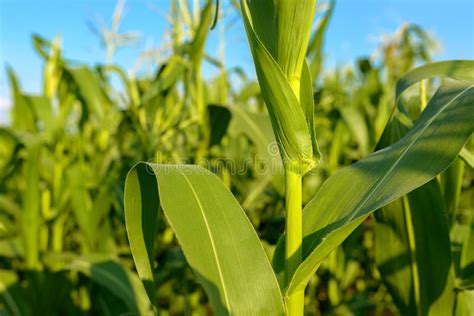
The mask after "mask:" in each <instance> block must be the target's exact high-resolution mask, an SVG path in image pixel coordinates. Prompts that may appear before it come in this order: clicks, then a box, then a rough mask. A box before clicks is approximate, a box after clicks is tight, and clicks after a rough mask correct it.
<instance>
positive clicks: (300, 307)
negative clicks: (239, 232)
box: [285, 168, 304, 316]
mask: <svg viewBox="0 0 474 316" xmlns="http://www.w3.org/2000/svg"><path fill="white" fill-rule="evenodd" d="M285 192H286V248H285V280H286V283H287V284H288V283H289V282H290V280H291V276H292V275H293V274H294V272H295V271H296V269H297V268H298V266H299V264H300V263H301V259H302V249H301V245H302V242H303V222H302V194H301V193H302V176H301V175H299V174H297V173H295V172H294V171H292V170H290V168H286V169H285ZM286 303H287V309H288V315H289V316H302V315H303V311H304V290H302V291H299V292H296V293H293V294H291V295H290V296H288V297H287V298H286Z"/></svg>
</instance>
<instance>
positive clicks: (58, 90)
mask: <svg viewBox="0 0 474 316" xmlns="http://www.w3.org/2000/svg"><path fill="white" fill-rule="evenodd" d="M178 2H179V3H180V4H181V6H179V5H178ZM183 3H186V2H185V1H173V5H172V6H171V10H172V12H170V15H169V16H170V20H171V32H170V34H171V39H170V43H163V46H164V47H165V46H166V47H170V48H169V54H168V55H169V56H168V58H167V60H166V61H165V62H163V63H162V64H160V65H158V68H157V69H158V70H157V71H156V73H154V74H153V76H138V77H136V76H133V75H131V74H129V73H127V72H126V71H125V70H124V69H122V68H120V67H119V66H117V65H115V64H113V62H112V60H113V58H112V57H113V52H114V50H115V49H116V47H117V46H120V45H122V44H124V43H126V42H127V41H128V40H129V39H130V37H129V36H128V35H127V34H125V35H122V37H120V36H119V35H117V34H115V36H108V37H107V36H105V35H104V42H105V44H106V48H107V56H108V57H109V58H108V60H107V62H106V63H104V64H98V65H96V66H95V67H90V66H87V65H83V64H80V63H77V62H72V61H70V60H68V59H67V56H63V54H62V50H61V46H60V40H59V39H58V38H56V39H52V40H49V39H44V38H42V37H40V36H34V37H33V43H34V47H35V49H36V51H37V52H38V54H39V55H40V56H41V57H42V58H43V61H44V64H43V71H44V72H43V73H44V75H43V93H42V94H41V95H29V94H26V93H24V92H23V91H22V89H21V80H20V79H21V78H17V77H16V75H15V72H14V70H13V69H8V73H9V78H10V87H11V91H12V93H11V95H12V97H13V106H12V108H11V124H10V125H9V126H2V127H0V314H1V315H120V314H126V313H130V314H129V315H134V314H138V313H140V314H142V315H147V314H151V313H152V311H151V310H150V308H149V307H148V305H147V300H148V298H147V293H146V290H145V287H152V288H153V289H154V290H155V302H156V306H158V309H159V312H160V315H191V314H192V315H208V314H211V313H212V312H211V307H210V305H209V302H208V298H207V296H206V295H205V293H204V291H203V289H202V287H201V285H199V284H198V283H197V279H196V276H195V275H194V274H193V272H192V270H191V269H190V268H189V266H188V264H187V262H186V260H185V258H184V256H183V253H182V251H181V248H180V246H179V245H178V243H177V241H176V237H175V236H174V233H173V231H172V230H171V228H170V227H169V225H168V224H167V221H166V220H165V218H164V216H163V215H162V214H161V213H158V215H157V218H156V220H157V223H158V224H157V227H158V228H157V231H158V232H157V234H156V237H155V239H156V240H155V243H154V253H155V257H154V260H153V262H152V264H153V265H154V268H155V269H154V271H155V272H154V273H155V275H154V279H155V284H145V287H144V286H143V284H142V283H141V281H140V280H139V278H138V276H137V273H136V268H135V266H134V264H133V260H132V257H131V253H130V248H129V243H128V239H127V235H126V231H125V226H124V205H123V200H124V184H125V176H126V174H127V172H128V171H129V170H130V169H131V168H132V166H133V165H134V164H135V163H136V162H138V161H150V162H151V161H152V162H157V163H181V162H183V161H185V162H187V163H195V164H201V165H204V166H205V167H207V168H208V169H209V170H210V171H211V172H213V173H215V174H216V175H218V176H219V178H221V180H222V181H223V182H224V183H225V185H226V186H227V187H228V188H229V189H230V190H231V191H232V192H233V193H234V195H235V196H236V197H237V199H238V201H239V202H240V203H241V205H242V206H243V208H244V210H245V212H246V214H247V216H248V217H249V219H250V221H251V224H252V225H253V226H254V228H255V229H256V230H257V233H258V236H259V237H260V239H261V240H262V242H263V244H264V247H265V250H266V252H267V254H268V256H269V257H270V258H271V256H272V255H273V252H274V251H275V246H276V244H277V242H278V238H279V237H280V236H281V234H282V233H283V231H284V200H283V199H284V192H283V173H282V168H281V166H278V165H277V166H275V168H274V169H273V170H271V171H272V172H270V171H269V170H266V171H262V169H261V166H259V164H258V161H256V160H255V159H254V157H255V156H258V157H262V158H265V159H268V160H271V161H278V159H279V157H278V153H276V152H275V151H272V150H271V145H272V143H274V136H273V132H272V129H271V123H270V119H269V117H268V114H267V112H266V110H265V106H264V104H263V100H262V96H261V93H260V90H259V86H258V84H257V82H256V81H255V80H252V79H249V77H248V76H247V75H246V74H245V73H243V71H242V70H241V69H235V68H234V69H228V68H227V67H226V65H225V64H224V63H223V62H222V59H219V58H217V59H216V58H214V57H211V56H209V55H208V54H207V53H206V51H205V43H206V39H207V36H208V34H209V32H210V26H211V24H212V19H213V14H214V11H213V7H212V5H211V4H210V3H208V4H207V5H205V6H203V7H202V10H200V11H199V14H198V15H197V16H195V17H192V16H193V14H192V12H191V11H192V10H191V9H190V8H189V7H187V6H185V5H184V6H183ZM332 9H333V3H332V2H331V3H329V5H328V6H327V7H326V9H324V10H321V11H319V12H318V14H319V15H320V20H319V23H318V25H317V27H316V28H315V31H314V32H313V33H312V35H311V41H310V45H309V51H308V54H307V56H306V57H307V61H308V65H309V69H310V71H311V75H312V77H313V81H314V82H315V86H314V90H315V92H314V102H315V117H316V119H315V128H316V131H317V134H318V141H319V147H320V151H321V156H322V157H323V159H322V162H321V164H320V165H319V166H318V168H317V169H316V170H315V171H313V172H311V173H310V174H308V175H307V176H305V178H304V186H303V197H304V201H303V202H304V204H306V203H307V202H308V201H309V200H310V198H311V197H312V196H313V194H314V193H315V192H316V191H317V190H318V188H319V187H320V185H321V183H322V182H323V181H324V180H325V179H327V178H328V177H329V176H330V175H332V174H334V173H335V172H336V170H338V169H340V168H341V167H342V166H346V165H349V164H351V163H353V162H355V161H357V160H359V159H361V158H363V157H365V156H367V154H369V153H370V152H372V151H374V149H375V146H376V144H377V143H378V141H379V139H380V138H381V136H382V132H383V131H384V128H385V126H386V124H387V122H388V120H389V118H390V115H391V113H392V110H393V109H394V107H395V103H394V95H395V84H396V81H397V80H398V79H399V78H400V77H402V75H403V74H404V73H406V72H407V71H409V70H411V69H412V68H414V67H415V66H417V65H419V64H422V63H426V62H429V61H431V60H430V59H431V55H432V51H433V50H432V48H433V47H434V46H435V45H434V44H435V41H434V40H433V39H432V38H430V37H429V36H428V35H427V33H426V32H425V31H424V30H422V29H420V28H419V27H417V26H416V25H404V26H402V27H401V28H400V29H399V30H398V31H397V32H396V33H395V34H393V36H392V37H391V38H390V40H388V41H386V42H385V43H383V44H381V46H380V47H379V49H378V53H379V54H378V55H379V57H378V58H369V57H363V58H360V59H358V60H356V61H355V62H354V66H351V67H349V66H347V67H338V68H336V69H334V70H325V69H323V65H324V63H323V56H324V54H323V51H324V50H323V43H324V35H325V30H326V28H327V25H328V23H329V21H330V17H331V13H332ZM119 18H120V17H118V19H119ZM220 27H221V25H220V24H219V23H218V24H217V29H219V28H220ZM111 34H112V35H114V33H111ZM109 35H110V34H109ZM204 63H207V64H210V65H212V66H213V67H215V68H216V73H217V75H216V76H215V77H213V78H211V79H205V78H204V77H203V73H202V66H203V64H204ZM117 79H118V80H120V82H121V88H117V87H116V85H113V84H112V82H113V80H117ZM423 85H424V89H423V91H424V92H423V93H426V94H427V97H429V96H431V95H432V94H433V93H434V91H435V87H437V86H438V85H439V81H436V80H426V81H424V83H423ZM417 88H418V85H417V86H415V88H412V89H411V90H409V91H408V93H406V94H405V97H404V102H405V106H406V107H407V108H408V110H409V113H408V114H409V115H410V116H411V118H412V119H416V118H417V117H418V115H419V114H420V111H421V109H420V106H419V96H418V95H419V93H418V90H417ZM422 95H423V94H422ZM269 146H270V147H269ZM466 148H467V149H466V150H465V152H464V155H463V157H464V160H462V159H460V158H458V159H457V161H456V162H455V163H454V164H453V165H452V166H451V167H450V168H449V169H448V170H446V171H445V172H443V174H441V175H440V176H439V177H438V179H435V180H434V182H436V186H439V189H440V190H441V195H440V196H439V199H440V200H439V201H436V202H435V206H434V208H436V207H439V208H440V209H441V210H440V212H444V213H443V214H445V217H446V229H449V234H450V241H449V242H450V248H451V253H450V254H448V256H449V255H451V256H452V258H453V262H454V267H453V269H454V270H455V272H456V273H455V274H456V279H455V280H454V282H455V284H456V288H457V290H458V291H457V292H456V295H457V296H458V303H457V307H456V311H455V312H456V313H457V315H469V314H470V313H472V312H474V307H473V306H472V301H474V293H473V291H472V280H473V274H472V272H473V269H472V268H473V265H474V252H473V247H472V245H471V244H472V243H473V242H474V241H473V240H474V233H472V231H473V230H472V228H473V221H472V215H473V207H474V206H473V203H474V180H473V171H472V164H471V167H470V166H469V164H466V163H465V161H467V160H468V159H469V152H468V151H469V149H471V150H472V148H473V141H472V140H471V141H470V143H469V144H467V145H466ZM466 157H467V158H466ZM222 158H224V160H222ZM471 159H472V158H471ZM204 161H205V162H206V163H204ZM225 161H232V162H233V165H229V164H227V163H225ZM236 170H245V172H241V173H237V172H235V171H236ZM436 205H437V206H436ZM440 205H443V206H442V207H440ZM388 207H397V205H390V206H388ZM423 207H425V206H424V205H422V206H421V208H423ZM383 212H386V210H381V211H379V212H377V213H376V215H375V217H369V218H367V219H366V220H365V221H364V222H363V223H362V225H360V226H359V227H358V228H357V229H356V230H355V231H354V232H353V233H352V234H351V235H350V236H349V237H348V238H347V239H346V241H345V242H344V243H343V245H342V246H341V247H339V248H337V249H336V250H335V251H333V252H332V253H331V254H330V255H329V256H328V258H327V259H325V260H324V261H323V263H322V264H321V266H320V268H319V269H318V272H317V274H316V275H314V276H313V277H312V279H311V280H310V282H309V286H308V288H307V291H306V302H305V304H306V309H305V310H306V312H307V313H308V315H321V314H324V315H398V314H400V313H404V311H403V306H404V302H403V298H401V297H402V296H403V295H402V294H400V293H399V294H400V297H398V296H397V295H394V293H397V292H396V291H394V287H395V286H394V284H399V283H396V282H395V281H393V280H392V279H390V278H388V279H384V281H382V277H381V274H380V271H385V270H384V269H386V268H387V266H386V265H385V266H384V265H383V264H382V265H378V263H379V264H380V263H382V262H384V261H385V259H384V258H383V255H387V256H389V255H390V245H387V244H386V241H387V240H391V239H390V238H395V237H393V236H391V235H390V232H389V231H388V230H387V228H384V226H377V227H376V219H377V221H379V222H382V223H383V221H384V216H383ZM151 220H153V219H151ZM421 220H422V219H421ZM384 229H385V230H384ZM383 234H386V235H383ZM376 236H377V237H376ZM381 236H386V237H385V238H387V239H384V238H382V239H381ZM393 242H395V241H393ZM380 249H382V252H380ZM378 251H379V252H378ZM384 251H385V252H384ZM428 264H436V263H428ZM399 277H400V278H402V279H403V276H399ZM398 282H400V281H398ZM405 307H406V306H405ZM406 308H408V307H406Z"/></svg>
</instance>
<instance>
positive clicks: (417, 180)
mask: <svg viewBox="0 0 474 316" xmlns="http://www.w3.org/2000/svg"><path fill="white" fill-rule="evenodd" d="M473 113H474V86H473V85H472V84H471V83H465V82H460V83H448V84H445V85H443V86H442V87H441V88H440V89H439V90H438V91H437V93H436V94H435V95H434V96H433V98H432V99H431V100H430V103H429V104H428V106H427V108H426V110H425V111H424V112H423V113H422V114H421V116H420V117H419V119H418V120H417V122H416V124H415V125H414V126H413V128H412V129H410V131H409V132H408V133H407V134H406V135H405V136H404V137H403V138H402V139H400V141H398V142H397V143H395V144H393V145H391V146H390V147H387V148H385V149H383V150H380V151H377V152H375V153H373V154H371V155H369V156H368V157H366V158H365V159H362V160H360V161H359V162H357V163H355V164H353V165H351V166H349V167H346V168H344V169H342V170H340V171H338V172H336V173H335V174H334V175H333V176H331V177H330V178H329V179H328V180H327V181H326V182H325V183H324V184H323V185H322V187H321V188H320V190H319V191H318V192H317V193H316V195H315V196H314V198H313V199H312V200H311V201H310V202H309V203H308V205H307V206H306V207H305V209H304V211H303V233H304V241H303V258H304V261H303V262H302V264H301V265H300V267H299V268H298V269H297V271H296V272H295V274H294V276H293V278H292V280H291V282H290V284H288V285H287V290H286V292H287V293H292V292H295V291H297V290H300V289H302V288H304V287H305V286H306V284H307V282H308V281H309V279H310V278H311V276H312V275H313V274H314V272H315V271H316V269H317V267H318V266H319V264H320V263H321V261H322V260H323V259H324V258H325V257H326V256H327V255H328V254H329V253H330V252H331V251H332V250H334V249H335V248H336V247H337V246H339V245H340V244H341V243H342V242H343V241H344V239H345V238H346V237H347V236H348V235H349V234H350V233H351V232H352V231H353V230H354V229H355V228H356V227H357V226H358V225H359V224H360V223H362V221H363V220H364V219H365V218H366V216H367V215H369V214H370V213H371V212H373V211H375V210H376V209H378V208H380V207H382V206H384V205H386V204H388V203H390V202H392V201H394V200H395V199H397V198H399V197H401V196H403V195H404V194H406V193H408V192H410V191H412V190H414V189H416V188H417V187H419V186H421V185H423V184H425V183H427V182H428V181H429V180H431V179H432V178H434V177H435V176H436V175H437V174H439V173H440V172H441V171H443V170H444V169H446V168H447V167H448V166H449V165H450V164H451V163H452V162H453V161H454V159H455V158H456V157H457V155H458V154H459V152H460V150H461V148H462V147H463V145H464V144H465V143H466V141H467V140H468V139H469V137H470V136H471V134H472V132H473V128H474V126H473V124H472V121H473ZM283 246H284V245H283V242H281V243H280V244H279V246H278V248H277V251H276V253H275V258H274V266H275V269H276V271H277V272H278V273H281V272H282V271H283V265H284V264H283V249H284V247H283Z"/></svg>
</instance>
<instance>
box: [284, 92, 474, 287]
mask: <svg viewBox="0 0 474 316" xmlns="http://www.w3.org/2000/svg"><path fill="white" fill-rule="evenodd" d="M473 87H474V85H470V86H469V87H467V88H466V89H464V90H463V91H461V92H460V93H459V94H457V95H456V96H455V97H454V98H453V99H451V100H450V101H449V102H448V103H446V104H445V105H444V106H443V107H442V108H441V109H440V110H439V111H438V113H436V114H435V115H433V117H431V118H430V119H429V120H428V122H427V123H426V124H425V125H424V126H423V127H422V128H421V130H420V132H419V133H417V134H415V135H414V137H413V140H412V141H411V142H410V143H409V144H408V145H407V146H406V147H405V149H403V150H402V152H401V153H400V155H399V156H398V158H397V159H396V161H395V162H394V163H393V164H392V166H391V167H390V168H389V169H388V170H387V172H385V173H384V175H383V176H382V177H381V178H380V180H378V181H376V182H375V183H374V184H373V186H372V187H371V189H370V190H369V193H368V194H367V195H365V197H364V198H363V199H362V201H361V203H359V206H358V207H357V208H355V210H354V212H353V213H352V216H350V218H349V220H348V221H347V222H346V223H345V224H344V225H342V226H339V227H337V228H336V229H339V228H342V227H344V226H345V225H346V224H348V223H350V222H352V220H353V219H354V218H355V217H358V216H359V215H360V214H358V213H359V211H360V210H361V209H362V208H363V207H365V206H366V204H367V202H368V201H369V200H370V199H371V198H372V196H374V194H375V193H377V192H378V190H379V189H380V186H381V185H382V184H383V183H384V182H385V180H386V179H387V177H388V176H389V175H390V174H391V173H392V172H393V170H394V169H395V168H396V167H397V166H398V163H399V162H400V161H401V159H402V158H403V157H404V156H405V154H406V153H407V152H408V150H410V149H411V148H412V147H413V146H414V144H415V143H416V142H417V141H418V139H419V138H420V137H421V135H423V133H424V131H425V130H426V129H427V128H428V127H429V126H431V124H432V123H433V121H434V120H435V119H436V118H438V116H439V115H441V113H443V112H444V111H445V110H446V109H447V108H448V107H449V106H450V105H451V104H452V103H453V102H454V101H456V100H457V99H458V98H460V97H461V96H462V95H463V94H464V93H465V92H467V91H468V90H469V89H471V88H473ZM336 229H334V230H336ZM334 230H331V231H330V232H329V233H331V232H333V231H334ZM327 235H328V234H326V236H327ZM320 244H321V243H320ZM320 244H318V245H316V247H315V249H316V248H317V247H318V246H319V245H320ZM307 249H308V250H307V251H306V253H304V254H303V257H307V256H309V255H311V253H312V252H313V250H314V249H312V250H311V249H310V248H307ZM308 251H309V252H310V254H308ZM305 261H306V259H305V260H304V262H305ZM298 270H299V269H298ZM296 273H297V271H296V272H295V275H296ZM290 287H291V286H290Z"/></svg>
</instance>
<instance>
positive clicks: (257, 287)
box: [125, 0, 474, 315]
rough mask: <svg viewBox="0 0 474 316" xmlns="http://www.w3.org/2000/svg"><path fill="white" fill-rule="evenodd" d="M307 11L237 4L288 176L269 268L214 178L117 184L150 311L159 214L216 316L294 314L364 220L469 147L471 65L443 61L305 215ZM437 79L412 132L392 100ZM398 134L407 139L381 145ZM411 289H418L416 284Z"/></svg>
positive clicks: (310, 132) (142, 166) (416, 73)
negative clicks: (281, 230) (369, 149)
mask: <svg viewBox="0 0 474 316" xmlns="http://www.w3.org/2000/svg"><path fill="white" fill-rule="evenodd" d="M314 9H315V1H300V2H296V1H285V0H281V1H256V0H242V1H241V10H242V16H243V20H244V24H245V29H246V32H247V37H248V40H249V44H250V48H251V51H252V55H253V59H254V64H255V69H256V72H257V77H258V81H259V85H260V88H261V93H262V96H263V99H264V101H265V104H266V106H267V109H268V113H269V116H270V119H271V123H272V127H273V132H274V135H275V139H276V141H277V143H278V146H279V150H280V156H281V159H282V162H283V166H284V174H285V201H286V233H285V234H284V235H283V236H282V238H281V239H280V242H279V243H278V245H277V247H276V250H275V253H274V254H273V258H272V265H273V267H272V265H271V264H270V261H269V260H268V258H267V255H266V253H265V251H264V249H263V247H262V243H261V241H260V240H259V238H258V235H257V234H256V232H255V230H254V228H253V227H252V225H251V224H250V222H249V220H248V218H247V217H246V214H245V212H244V211H243V209H242V207H241V206H240V205H239V203H238V202H237V200H236V199H235V198H234V197H233V195H232V193H231V192H230V191H229V190H228V189H227V188H226V186H225V185H224V184H223V183H222V182H221V181H220V180H219V179H218V178H217V177H216V176H215V175H214V174H212V173H211V172H209V171H207V170H205V169H203V168H201V167H198V166H194V165H160V164H150V163H144V162H142V163H138V164H137V165H135V167H134V168H133V169H132V170H131V171H130V172H129V174H128V176H127V180H126V184H125V221H126V227H127V234H128V238H129V242H130V247H131V252H132V255H133V258H134V261H135V265H136V268H137V272H138V275H139V276H140V278H141V279H142V281H143V283H144V285H145V288H146V290H147V293H148V296H149V299H150V302H151V304H153V303H154V300H155V278H154V239H155V233H156V219H157V216H158V213H159V211H160V210H162V211H163V212H164V214H165V216H166V219H167V221H168V223H169V224H170V226H171V228H172V229H173V231H174V233H175V234H176V237H177V239H178V241H179V243H180V245H181V247H182V249H183V252H184V254H185V256H186V259H187V261H188V263H189V265H190V266H191V268H192V269H193V270H194V272H195V274H196V276H197V278H198V279H199V281H200V282H201V284H202V286H203V287H204V289H205V291H206V293H207V295H208V297H209V300H210V302H211V304H212V306H213V308H214V312H215V314H217V315H230V314H232V315H285V314H286V315H303V312H304V303H305V302H304V301H305V297H304V293H305V288H306V286H307V284H308V282H309V281H310V279H311V278H312V276H313V275H314V273H315V272H316V270H317V269H318V267H319V266H320V265H321V263H322V262H323V260H324V259H325V258H326V257H327V256H328V255H330V254H331V252H332V251H333V250H335V249H336V248H337V247H338V246H339V245H340V244H341V243H342V242H343V241H344V240H345V239H346V238H347V237H348V236H349V235H350V234H351V232H353V231H354V230H355V229H356V228H357V226H359V225H360V224H361V223H362V222H363V221H364V220H365V219H366V218H367V217H368V216H369V215H370V214H371V213H373V212H374V211H376V210H377V209H379V208H381V207H384V206H385V205H388V204H390V203H392V202H393V201H395V200H397V199H399V198H401V197H403V196H404V195H406V194H407V193H409V192H412V191H413V190H415V189H417V188H419V187H422V186H423V187H424V186H426V185H430V184H429V183H430V181H433V179H435V177H436V176H437V175H439V174H440V173H441V172H443V171H444V170H445V169H446V168H448V167H449V166H450V165H451V164H452V163H453V161H455V160H456V158H457V157H458V155H459V153H460V152H461V151H462V149H463V146H464V145H465V143H466V142H467V141H468V140H469V138H470V137H471V135H472V133H473V125H472V118H473V113H474V112H473V111H474V108H473V105H474V86H472V82H471V81H472V80H473V79H474V73H473V71H472V69H473V66H474V64H473V62H471V61H447V62H440V63H433V64H428V65H426V66H423V67H421V68H418V69H415V70H413V71H410V72H408V73H407V74H406V75H404V76H403V77H402V78H401V79H400V80H399V81H398V83H397V89H396V97H395V102H396V104H397V107H396V110H395V111H394V112H393V113H392V116H391V117H392V118H391V121H390V123H389V124H388V125H387V126H386V128H385V130H384V133H383V136H382V140H381V141H380V145H379V147H378V148H383V147H384V146H387V145H389V146H388V147H385V148H383V149H380V150H378V151H376V152H374V153H372V154H370V155H368V156H367V157H365V158H363V159H361V160H359V161H358V162H356V163H354V164H352V165H350V166H348V167H346V168H343V169H341V170H339V171H337V172H335V173H334V174H333V175H332V176H330V177H329V178H328V179H327V180H326V181H325V182H324V183H323V185H322V186H321V187H320V188H319V190H318V191H317V192H316V193H315V194H314V196H313V198H312V199H311V200H310V201H309V203H307V205H306V206H305V207H304V209H302V178H303V176H304V175H305V174H307V173H308V172H309V171H311V170H312V169H314V168H316V167H317V165H318V163H319V161H320V159H321V158H320V154H319V149H318V144H317V140H316V132H315V128H314V126H315V124H314V121H315V118H314V102H313V91H312V89H313V83H312V79H311V78H312V76H311V72H310V70H309V67H308V66H307V64H306V62H305V55H306V50H307V46H308V42H309V38H310V31H311V25H312V19H313V14H314ZM434 76H441V77H448V78H452V79H455V81H454V82H451V81H448V82H445V83H443V84H442V86H441V87H440V88H439V89H438V90H437V91H436V93H435V94H434V95H433V96H432V98H431V99H430V101H429V102H428V104H427V105H426V108H425V109H424V111H423V112H422V113H421V115H420V117H419V118H418V119H417V120H416V121H415V122H414V123H411V120H410V118H409V116H408V114H407V111H406V109H404V107H403V105H402V101H401V95H402V93H403V92H405V91H406V90H407V89H408V88H409V87H411V86H413V85H414V84H416V83H418V82H420V81H422V80H425V79H428V78H430V77H434ZM401 125H403V126H406V128H407V129H406V132H403V134H401V133H400V132H399V134H394V135H399V136H398V137H395V136H387V135H392V133H394V132H396V131H397V129H398V130H400V128H401V127H399V126H401ZM387 138H388V139H390V142H389V143H386V141H385V140H386V139H387ZM414 192H415V191H414ZM433 211H434V212H437V211H436V209H433ZM409 229H410V230H412V229H411V228H409ZM440 229H444V228H440ZM417 247H418V245H417ZM417 249H418V248H417ZM431 273H432V274H433V273H436V272H435V271H431ZM413 280H414V282H415V283H416V282H418V279H416V275H415V279H413ZM441 285H442V284H441ZM418 286H419V283H418ZM415 288H416V286H415ZM443 290H444V288H443ZM447 291H450V290H449V289H447ZM417 293H418V294H417ZM420 295H421V294H420V292H419V290H418V292H417V291H415V296H416V298H417V300H416V310H415V313H416V314H419V315H424V314H426V310H429V308H430V307H431V305H432V303H433V301H432V300H424V299H422V298H421V296H420ZM451 296H452V292H451ZM448 300H449V302H448V303H447V304H448V305H446V306H448V307H445V308H446V309H443V308H439V307H434V308H435V310H437V311H443V310H444V311H446V310H448V309H449V308H450V307H449V306H452V305H449V304H451V302H452V301H453V299H452V298H451V299H448ZM412 311H413V310H412Z"/></svg>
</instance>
